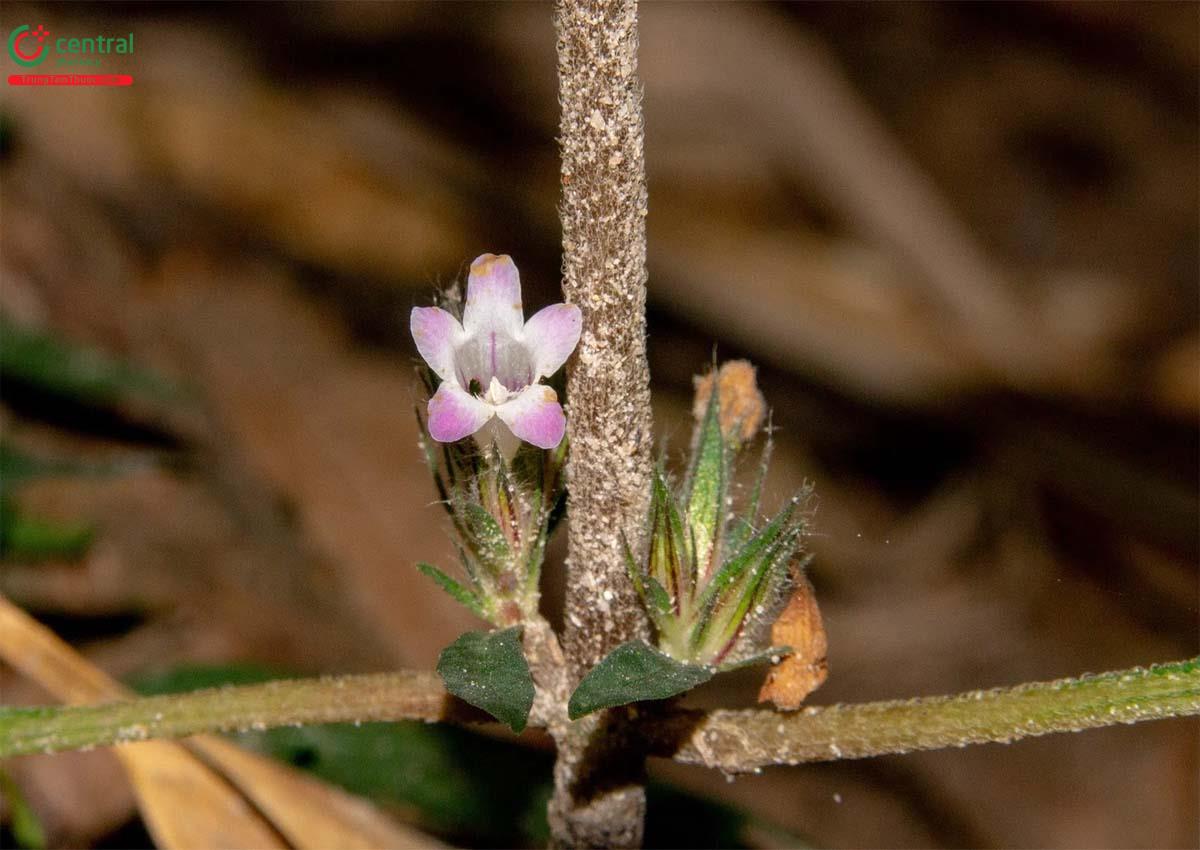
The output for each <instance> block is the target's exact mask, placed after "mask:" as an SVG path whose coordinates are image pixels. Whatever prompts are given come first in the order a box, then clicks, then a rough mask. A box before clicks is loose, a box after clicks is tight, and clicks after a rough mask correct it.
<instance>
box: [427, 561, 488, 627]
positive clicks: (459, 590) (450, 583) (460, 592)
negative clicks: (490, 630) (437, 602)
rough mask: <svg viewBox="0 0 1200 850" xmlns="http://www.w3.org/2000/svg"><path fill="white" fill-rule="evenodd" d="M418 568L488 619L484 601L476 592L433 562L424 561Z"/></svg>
mask: <svg viewBox="0 0 1200 850" xmlns="http://www.w3.org/2000/svg"><path fill="white" fill-rule="evenodd" d="M417 569H418V570H420V571H421V572H422V573H424V574H425V575H427V576H429V577H430V578H431V579H433V580H434V581H435V582H436V583H437V586H438V587H440V588H441V589H442V590H444V591H446V592H447V593H448V594H450V595H451V596H452V597H454V598H455V599H457V600H458V601H459V602H461V603H462V604H463V605H466V606H467V607H468V608H470V609H471V612H472V613H473V614H475V615H476V616H478V617H484V618H485V619H486V615H485V614H484V612H483V603H482V602H481V601H480V600H479V597H478V596H477V595H476V594H475V593H472V592H471V591H470V590H468V589H467V588H465V587H463V586H462V585H461V584H459V583H458V582H456V581H455V580H454V579H452V578H450V576H448V575H446V574H445V573H444V572H442V571H441V570H439V569H438V568H437V567H435V566H434V565H433V564H427V563H425V562H424V561H422V562H420V563H418V564H417Z"/></svg>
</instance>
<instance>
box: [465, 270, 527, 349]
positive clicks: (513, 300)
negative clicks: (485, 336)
mask: <svg viewBox="0 0 1200 850" xmlns="http://www.w3.org/2000/svg"><path fill="white" fill-rule="evenodd" d="M523 322H524V313H522V312H521V276H520V274H518V273H517V267H516V266H515V265H513V261H512V258H511V257H509V256H508V255H507V254H500V255H499V256H497V255H496V254H481V255H480V256H478V257H476V258H475V262H473V263H471V274H470V276H469V277H468V278H467V304H466V306H465V307H464V308H463V327H464V328H465V329H466V332H467V334H468V335H470V336H476V335H477V334H481V333H488V332H499V333H501V334H506V335H507V336H509V337H516V336H517V335H518V334H520V332H521V325H522V323H523Z"/></svg>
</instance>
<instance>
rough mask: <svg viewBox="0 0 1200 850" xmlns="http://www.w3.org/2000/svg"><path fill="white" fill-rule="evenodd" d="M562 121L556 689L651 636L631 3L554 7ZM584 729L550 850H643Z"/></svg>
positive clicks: (566, 756) (635, 822)
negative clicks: (561, 591)
mask: <svg viewBox="0 0 1200 850" xmlns="http://www.w3.org/2000/svg"><path fill="white" fill-rule="evenodd" d="M554 26H555V30H556V32H557V34H558V45H557V52H558V83H559V89H558V99H559V104H560V106H561V108H562V114H561V118H560V121H559V146H560V149H561V151H562V187H563V194H562V203H561V205H560V207H559V217H560V218H561V219H562V228H563V267H562V270H563V291H564V293H565V294H566V296H567V300H568V301H571V302H572V303H574V304H577V305H578V306H579V308H580V310H581V311H582V312H583V334H582V336H581V338H580V342H579V350H578V353H577V354H576V356H575V357H574V358H573V360H572V362H571V363H570V364H568V367H567V401H568V402H569V404H570V411H569V416H568V418H567V434H568V437H569V439H570V441H571V450H570V456H569V458H568V461H567V492H568V507H567V522H568V539H567V587H566V606H565V608H566V611H565V620H566V627H565V629H564V632H563V650H564V652H565V655H566V662H567V665H568V666H567V670H566V678H567V680H568V681H569V682H571V681H578V680H579V679H580V678H581V677H582V675H583V674H584V673H585V672H587V670H589V669H590V668H591V667H593V666H595V664H596V663H597V662H599V661H600V659H602V658H603V657H604V656H605V655H607V654H608V653H609V652H610V651H611V650H613V649H614V648H616V647H617V646H618V645H620V644H621V643H624V642H625V641H627V640H629V639H630V638H634V637H645V636H647V635H648V634H649V623H648V621H647V618H646V614H645V612H644V611H643V610H642V607H641V605H640V604H639V602H638V599H637V596H636V594H635V593H634V588H633V583H632V582H630V581H629V580H628V577H627V575H626V572H625V563H624V559H623V558H622V547H623V546H624V545H625V543H624V537H627V538H628V541H629V545H630V546H632V547H634V549H635V551H637V552H638V553H639V554H640V551H641V548H642V543H643V541H642V527H643V525H644V524H645V518H646V513H647V508H648V506H649V499H650V475H651V458H650V447H651V440H652V432H651V425H652V421H651V412H650V368H649V365H648V363H647V361H646V221H645V216H646V167H645V161H644V157H643V142H644V139H643V127H642V85H641V82H640V81H639V80H638V76H637V47H638V35H637V0H557V2H556V3H555V7H554ZM606 728H607V722H606V720H605V719H604V718H601V717H592V718H588V719H585V720H583V721H581V722H578V723H574V724H565V725H562V726H560V727H558V728H552V729H551V732H552V733H553V734H554V737H555V741H556V743H557V744H558V761H557V763H556V765H555V771H554V797H553V799H552V800H551V802H550V809H549V817H550V828H551V833H552V839H551V840H552V844H554V845H555V846H570V847H614V846H615V847H634V846H639V845H640V844H641V839H642V828H643V827H642V824H643V820H644V816H645V808H646V796H645V790H644V787H643V784H642V783H643V778H642V774H643V772H644V765H645V762H644V759H643V758H641V757H640V756H639V757H638V758H636V759H633V760H630V759H620V758H614V757H613V753H612V752H611V751H610V750H607V749H605V748H604V747H602V746H597V744H599V743H600V742H599V740H598V738H599V737H601V736H604V735H606V734H608V732H606V731H605V730H606Z"/></svg>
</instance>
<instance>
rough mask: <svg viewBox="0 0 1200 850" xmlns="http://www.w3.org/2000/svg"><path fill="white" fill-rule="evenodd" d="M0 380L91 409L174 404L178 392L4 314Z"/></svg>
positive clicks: (0, 328) (0, 336) (155, 378)
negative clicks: (129, 399) (135, 398)
mask: <svg viewBox="0 0 1200 850" xmlns="http://www.w3.org/2000/svg"><path fill="white" fill-rule="evenodd" d="M0 376H3V377H4V378H11V379H14V380H18V381H21V382H23V383H28V384H31V385H33V386H36V387H38V388H39V389H42V390H45V391H47V392H52V393H55V394H56V395H61V396H66V397H68V398H73V399H76V400H78V401H82V402H85V403H91V404H109V403H112V402H115V401H117V400H118V399H119V398H121V397H122V396H124V395H129V394H134V395H141V396H145V397H149V398H154V399H158V400H173V399H176V398H178V397H179V396H180V395H181V393H180V391H179V390H178V388H176V387H174V386H173V385H171V384H169V383H168V382H166V381H164V380H163V379H162V378H159V377H158V376H156V375H153V374H151V373H149V372H145V371H142V370H140V369H138V368H136V367H133V366H130V365H129V364H127V363H123V362H121V361H119V360H114V359H111V358H109V357H106V356H105V355H102V354H100V353H99V352H96V351H92V350H90V349H87V348H80V347H76V346H73V345H71V344H69V343H66V342H63V341H61V340H58V339H56V338H54V337H52V336H49V335H47V334H45V333H42V332H41V331H38V330H34V329H32V328H27V327H23V326H21V325H19V324H17V323H15V322H13V321H11V320H10V319H9V318H8V317H6V316H3V315H0Z"/></svg>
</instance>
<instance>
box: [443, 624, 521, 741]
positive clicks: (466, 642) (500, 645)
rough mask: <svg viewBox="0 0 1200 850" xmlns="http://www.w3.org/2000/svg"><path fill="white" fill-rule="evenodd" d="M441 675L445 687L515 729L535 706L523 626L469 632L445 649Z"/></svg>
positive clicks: (519, 729) (517, 729)
mask: <svg viewBox="0 0 1200 850" xmlns="http://www.w3.org/2000/svg"><path fill="white" fill-rule="evenodd" d="M437 671H438V675H440V676H441V677H442V681H443V682H445V684H446V690H448V691H449V692H450V693H452V694H454V695H455V696H456V697H458V698H459V699H461V700H463V701H464V702H469V703H470V704H471V705H473V706H475V707H476V708H481V709H483V710H484V711H486V712H487V713H488V714H490V715H492V717H495V718H496V719H497V720H499V721H501V722H502V723H507V724H508V725H509V726H511V727H512V730H513V731H514V732H520V731H521V730H523V729H524V728H525V723H526V721H528V719H529V711H530V709H532V708H533V676H532V675H530V673H529V665H528V664H527V663H526V661H525V653H524V652H523V651H522V650H521V627H520V626H513V627H512V628H511V629H505V630H504V631H493V632H467V633H466V634H464V635H462V636H461V637H459V639H458V640H456V641H455V642H454V643H452V644H450V645H449V646H448V647H446V648H445V649H443V650H442V654H441V656H440V657H439V658H438V665H437Z"/></svg>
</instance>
